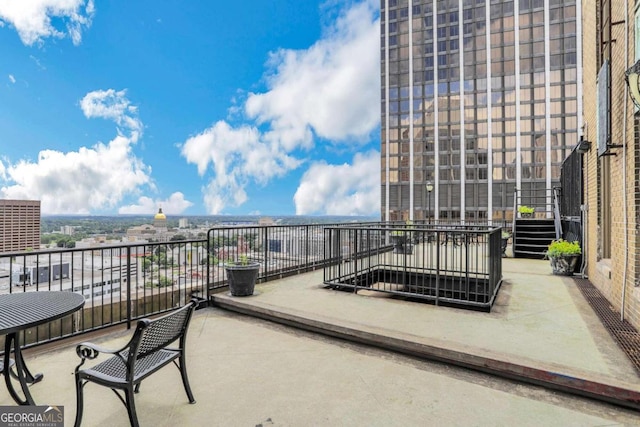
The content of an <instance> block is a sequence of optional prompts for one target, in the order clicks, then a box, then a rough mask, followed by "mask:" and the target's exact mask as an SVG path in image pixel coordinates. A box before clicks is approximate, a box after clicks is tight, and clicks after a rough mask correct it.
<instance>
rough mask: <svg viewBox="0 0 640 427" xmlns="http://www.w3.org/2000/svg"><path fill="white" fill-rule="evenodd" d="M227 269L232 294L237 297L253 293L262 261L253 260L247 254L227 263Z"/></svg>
mask: <svg viewBox="0 0 640 427" xmlns="http://www.w3.org/2000/svg"><path fill="white" fill-rule="evenodd" d="M225 270H226V272H227V283H228V284H229V291H230V292H231V295H233V296H236V297H244V296H249V295H253V290H254V288H255V286H256V279H257V278H258V273H259V271H260V263H257V262H251V261H249V259H248V258H247V256H246V255H241V256H240V257H238V259H237V260H236V261H233V262H228V263H226V264H225Z"/></svg>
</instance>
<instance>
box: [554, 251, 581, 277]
mask: <svg viewBox="0 0 640 427" xmlns="http://www.w3.org/2000/svg"><path fill="white" fill-rule="evenodd" d="M578 257H579V255H562V256H558V257H551V258H549V260H550V261H551V269H552V270H553V274H555V275H557V276H573V272H574V270H575V268H576V263H577V262H578Z"/></svg>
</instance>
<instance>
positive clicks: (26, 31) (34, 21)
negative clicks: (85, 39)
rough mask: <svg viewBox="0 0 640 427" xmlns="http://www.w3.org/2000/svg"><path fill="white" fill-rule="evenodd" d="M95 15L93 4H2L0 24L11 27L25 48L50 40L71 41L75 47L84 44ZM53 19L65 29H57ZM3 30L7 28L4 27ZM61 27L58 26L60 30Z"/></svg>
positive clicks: (74, 0) (25, 0)
mask: <svg viewBox="0 0 640 427" xmlns="http://www.w3.org/2000/svg"><path fill="white" fill-rule="evenodd" d="M94 13H95V7H94V3H93V0H2V1H1V2H0V23H2V24H4V23H8V24H10V25H12V26H13V27H14V28H15V29H16V31H17V32H18V35H19V36H20V39H21V40H22V42H23V43H24V44H25V45H28V46H31V45H33V44H34V43H41V42H42V41H43V39H45V38H47V37H57V38H64V37H66V36H68V37H70V38H71V41H72V42H73V44H74V45H76V46H77V45H79V44H80V42H81V41H82V31H83V29H84V28H89V27H90V26H91V21H92V19H93V15H94ZM52 18H54V19H56V21H57V20H61V21H62V22H63V23H64V25H65V27H66V28H63V29H61V28H57V27H55V26H54V25H53V24H52V22H51V21H52ZM2 26H4V25H2ZM58 27H59V26H58Z"/></svg>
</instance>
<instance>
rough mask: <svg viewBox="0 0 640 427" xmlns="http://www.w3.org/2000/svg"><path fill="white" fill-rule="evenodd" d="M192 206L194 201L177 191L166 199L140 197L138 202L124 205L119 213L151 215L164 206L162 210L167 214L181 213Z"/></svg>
mask: <svg viewBox="0 0 640 427" xmlns="http://www.w3.org/2000/svg"><path fill="white" fill-rule="evenodd" d="M191 206H193V203H191V202H190V201H188V200H186V199H185V198H184V194H182V193H181V192H175V193H173V194H172V195H171V196H169V198H168V199H164V200H160V199H156V200H154V199H151V198H150V197H146V196H143V197H140V198H139V199H138V203H137V204H134V205H127V206H122V207H121V208H120V209H118V213H119V214H145V215H151V214H154V213H155V212H157V211H158V208H162V212H164V213H165V214H167V215H179V214H181V213H182V212H184V211H185V210H186V209H187V208H189V207H191Z"/></svg>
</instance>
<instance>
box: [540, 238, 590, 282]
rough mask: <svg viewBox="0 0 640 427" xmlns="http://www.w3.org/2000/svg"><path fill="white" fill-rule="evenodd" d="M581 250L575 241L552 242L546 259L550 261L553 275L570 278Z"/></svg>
mask: <svg viewBox="0 0 640 427" xmlns="http://www.w3.org/2000/svg"><path fill="white" fill-rule="evenodd" d="M581 253H582V250H581V249H580V243H578V242H577V241H574V242H568V241H566V240H563V239H559V240H554V241H553V242H551V244H550V245H549V249H548V250H547V258H549V260H550V261H551V269H552V270H553V274H557V275H561V276H571V275H573V271H574V270H575V268H576V263H577V262H578V258H579V257H580V254H581Z"/></svg>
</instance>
